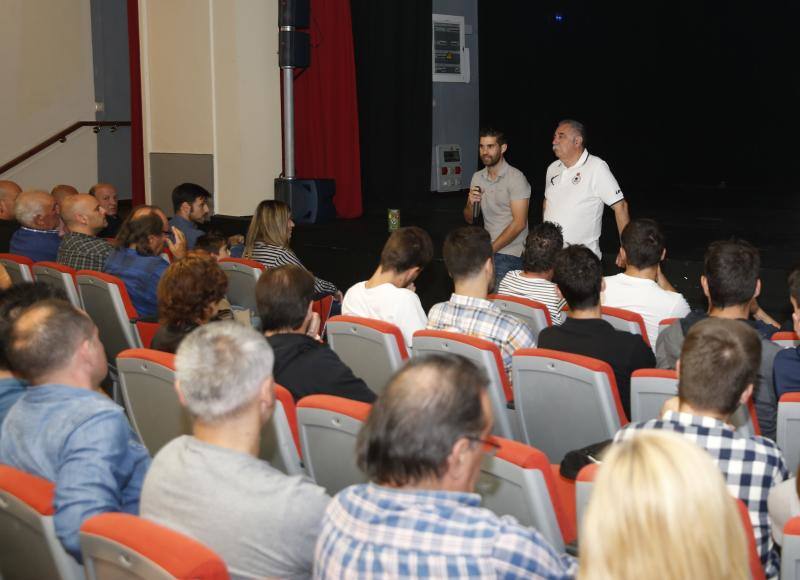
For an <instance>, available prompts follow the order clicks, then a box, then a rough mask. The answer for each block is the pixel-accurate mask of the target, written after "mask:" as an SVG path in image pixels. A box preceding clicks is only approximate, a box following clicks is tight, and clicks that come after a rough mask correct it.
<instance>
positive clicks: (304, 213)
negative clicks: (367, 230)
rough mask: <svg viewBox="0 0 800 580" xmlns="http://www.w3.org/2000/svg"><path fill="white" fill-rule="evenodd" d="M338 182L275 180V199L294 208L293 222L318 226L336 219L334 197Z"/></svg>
mask: <svg viewBox="0 0 800 580" xmlns="http://www.w3.org/2000/svg"><path fill="white" fill-rule="evenodd" d="M334 195H336V182H335V181H334V180H333V179H285V178H283V177H279V178H277V179H276V180H275V199H277V200H278V201H283V202H285V203H287V204H288V205H289V207H291V208H292V220H294V222H295V223H298V224H318V223H323V222H327V221H331V220H333V219H335V218H336V207H335V206H334V205H333V196H334Z"/></svg>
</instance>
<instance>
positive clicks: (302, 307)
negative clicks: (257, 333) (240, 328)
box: [256, 264, 375, 403]
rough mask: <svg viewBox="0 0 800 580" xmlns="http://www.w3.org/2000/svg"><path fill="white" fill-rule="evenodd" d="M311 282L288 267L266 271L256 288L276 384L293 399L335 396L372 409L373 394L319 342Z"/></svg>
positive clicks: (302, 271)
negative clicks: (273, 362) (362, 403)
mask: <svg viewBox="0 0 800 580" xmlns="http://www.w3.org/2000/svg"><path fill="white" fill-rule="evenodd" d="M313 297H314V277H313V276H312V275H311V274H310V273H309V272H308V271H307V270H305V269H304V268H303V267H301V266H295V265H293V264H289V265H286V266H280V267H278V268H272V269H269V270H266V271H265V272H264V273H263V274H262V275H261V278H259V280H258V283H257V284H256V305H257V307H258V315H259V317H260V318H261V327H262V329H263V330H264V332H265V333H266V336H267V342H269V344H270V346H271V347H272V350H273V352H274V353H275V368H274V371H273V374H274V376H275V381H277V383H278V384H279V385H283V386H284V387H286V388H287V389H289V391H290V392H291V393H292V396H293V397H294V398H295V400H297V399H302V398H303V397H305V396H306V395H336V396H337V397H345V398H348V399H353V400H356V401H363V402H365V403H371V402H372V401H374V400H375V393H373V392H372V391H371V390H370V389H369V387H367V385H366V384H365V383H364V381H362V380H361V379H359V378H358V377H356V376H355V375H354V374H353V371H351V370H350V368H349V367H348V366H347V365H345V364H344V363H343V362H342V360H341V359H340V358H339V355H337V354H336V353H335V352H333V351H332V350H331V349H330V347H329V346H328V345H326V344H322V343H321V342H320V341H319V336H318V334H317V333H318V332H319V316H318V315H317V314H316V313H314V312H313V311H312V310H311V308H312V304H311V302H312V299H313Z"/></svg>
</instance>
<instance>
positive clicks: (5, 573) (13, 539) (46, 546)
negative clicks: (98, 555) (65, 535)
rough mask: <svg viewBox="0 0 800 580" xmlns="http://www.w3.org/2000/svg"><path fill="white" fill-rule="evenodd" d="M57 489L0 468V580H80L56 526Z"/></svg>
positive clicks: (5, 468)
mask: <svg viewBox="0 0 800 580" xmlns="http://www.w3.org/2000/svg"><path fill="white" fill-rule="evenodd" d="M54 495H55V485H54V484H53V483H51V482H50V481H47V480H46V479H42V478H41V477H36V476H35V475H31V474H29V473H25V472H24V471H20V470H18V469H14V468H13V467H10V466H8V465H0V576H2V578H3V580H33V579H39V578H41V579H45V578H47V579H50V578H53V579H55V580H79V579H81V578H83V568H82V567H81V566H80V565H78V563H77V562H75V560H74V559H73V558H72V556H70V555H69V554H67V552H66V551H65V550H64V548H63V547H62V546H61V542H60V541H59V540H58V537H57V536H56V532H55V528H54V525H53V514H54V513H55V510H54V508H53V497H54Z"/></svg>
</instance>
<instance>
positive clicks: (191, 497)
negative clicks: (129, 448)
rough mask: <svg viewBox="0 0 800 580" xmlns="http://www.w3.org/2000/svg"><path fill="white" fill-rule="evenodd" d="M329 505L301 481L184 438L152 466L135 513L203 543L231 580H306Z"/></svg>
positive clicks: (245, 457)
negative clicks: (275, 579) (267, 579)
mask: <svg viewBox="0 0 800 580" xmlns="http://www.w3.org/2000/svg"><path fill="white" fill-rule="evenodd" d="M329 501H330V498H329V497H328V495H327V494H326V493H325V490H324V489H322V488H321V487H319V486H317V485H315V484H313V483H311V482H310V481H309V480H307V479H305V478H303V477H300V476H288V475H285V474H283V473H281V472H280V471H278V470H277V469H275V468H273V467H271V466H270V464H269V463H267V462H266V461H262V460H260V459H256V458H255V457H253V456H251V455H246V454H244V453H238V452H236V451H233V450H230V449H225V448H223V447H217V446H216V445H211V444H208V443H204V442H202V441H200V440H199V439H196V438H194V437H191V436H189V435H184V436H181V437H178V438H177V439H173V440H172V441H170V442H169V443H167V445H165V446H164V447H163V448H162V449H161V450H160V451H159V452H158V453H157V454H156V456H155V458H154V459H153V463H152V465H151V467H150V470H149V471H148V472H147V477H146V478H145V482H144V486H143V488H142V498H141V504H140V513H141V515H142V517H145V518H147V519H150V520H153V521H155V522H158V523H160V524H162V525H165V526H167V527H170V528H172V529H174V530H177V531H179V532H182V533H184V534H187V535H189V536H191V537H193V538H195V539H197V540H199V541H200V542H202V543H204V544H205V545H206V546H208V547H209V548H211V549H212V550H214V551H215V552H216V553H217V554H219V555H220V556H221V557H222V559H223V560H224V561H225V563H226V564H227V565H228V569H229V570H230V572H231V576H232V577H234V578H263V577H264V576H276V577H280V578H308V577H310V576H311V571H312V564H313V560H314V544H315V543H316V540H317V534H318V533H319V526H320V520H321V519H322V514H323V512H324V511H325V507H326V506H327V504H328V502H329Z"/></svg>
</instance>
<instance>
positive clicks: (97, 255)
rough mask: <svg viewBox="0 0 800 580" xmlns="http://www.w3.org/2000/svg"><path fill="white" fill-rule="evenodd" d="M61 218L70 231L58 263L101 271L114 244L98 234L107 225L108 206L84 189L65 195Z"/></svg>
mask: <svg viewBox="0 0 800 580" xmlns="http://www.w3.org/2000/svg"><path fill="white" fill-rule="evenodd" d="M61 219H63V220H64V224H66V226H67V228H68V229H69V232H68V233H67V234H65V235H64V237H63V238H62V240H61V245H60V246H59V248H58V263H59V264H64V265H65V266H69V267H70V268H75V269H76V270H97V271H98V272H99V271H102V269H103V266H105V264H106V259H108V255H109V254H110V253H111V250H113V246H112V245H111V244H110V243H108V242H107V241H106V240H104V239H102V238H99V237H97V234H98V232H100V231H101V230H102V229H103V228H104V227H106V225H107V223H106V210H105V209H103V206H102V205H101V204H100V202H99V200H97V199H96V198H94V197H92V196H91V195H88V194H85V193H79V194H77V195H71V196H69V197H67V198H66V199H64V205H63V207H62V208H61Z"/></svg>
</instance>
